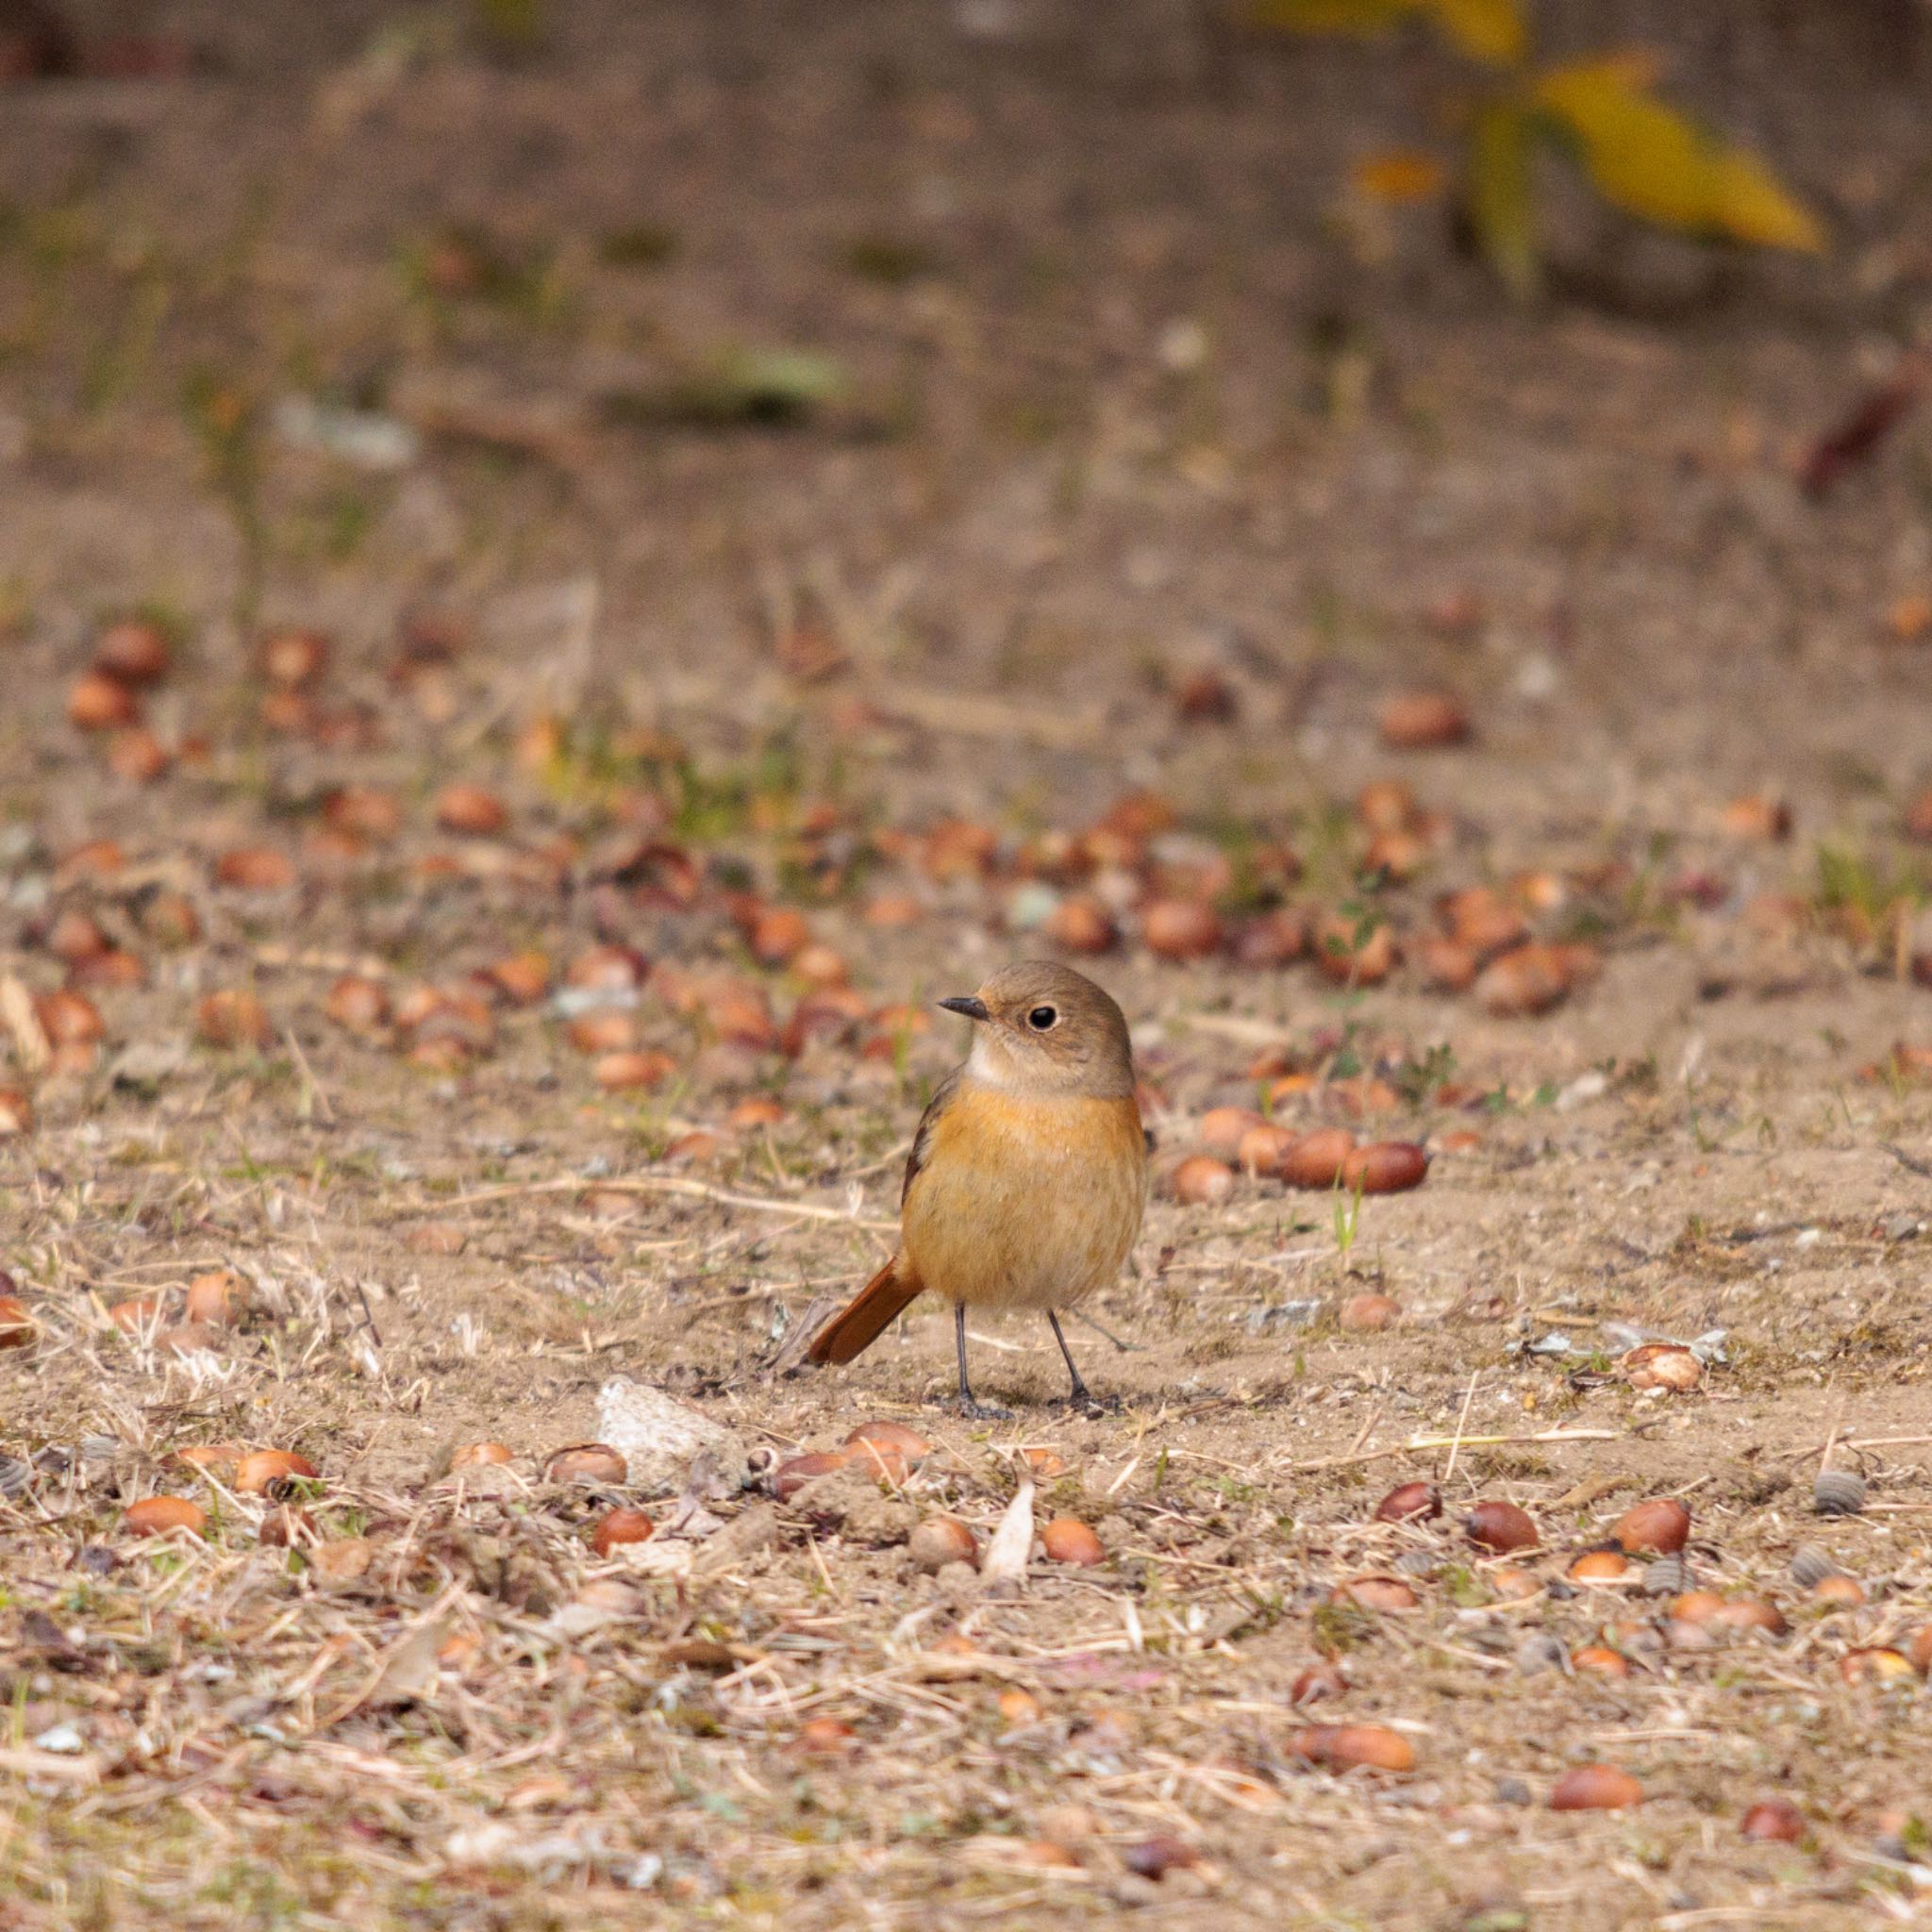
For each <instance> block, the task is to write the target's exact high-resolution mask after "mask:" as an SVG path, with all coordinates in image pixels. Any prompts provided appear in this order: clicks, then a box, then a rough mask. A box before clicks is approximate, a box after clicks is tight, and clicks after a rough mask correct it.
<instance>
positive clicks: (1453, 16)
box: [1423, 0, 1529, 67]
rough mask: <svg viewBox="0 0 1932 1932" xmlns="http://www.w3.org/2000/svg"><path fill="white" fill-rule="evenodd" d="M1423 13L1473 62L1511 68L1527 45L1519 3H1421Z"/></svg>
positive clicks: (1497, 0)
mask: <svg viewBox="0 0 1932 1932" xmlns="http://www.w3.org/2000/svg"><path fill="white" fill-rule="evenodd" d="M1423 6H1424V10H1425V11H1426V12H1427V13H1428V14H1429V16H1430V18H1431V19H1432V20H1434V21H1435V23H1436V25H1438V26H1440V27H1441V29H1442V31H1443V32H1444V33H1445V34H1447V35H1448V37H1449V38H1450V39H1451V40H1452V41H1454V42H1455V43H1456V45H1457V48H1458V49H1459V50H1460V51H1461V52H1463V53H1465V54H1467V55H1468V56H1469V57H1470V58H1471V59H1472V60H1487V61H1488V62H1489V63H1490V65H1491V67H1513V66H1515V65H1516V63H1517V62H1518V61H1519V60H1521V59H1522V58H1523V56H1524V51H1525V50H1526V48H1527V47H1528V45H1529V28H1528V25H1527V24H1526V23H1525V22H1524V17H1523V8H1522V7H1521V6H1520V5H1519V4H1518V0H1423Z"/></svg>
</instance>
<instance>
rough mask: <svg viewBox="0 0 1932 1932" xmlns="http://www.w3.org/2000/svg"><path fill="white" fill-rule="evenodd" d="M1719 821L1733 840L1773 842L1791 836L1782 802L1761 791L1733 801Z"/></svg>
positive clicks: (1788, 812) (1788, 813)
mask: <svg viewBox="0 0 1932 1932" xmlns="http://www.w3.org/2000/svg"><path fill="white" fill-rule="evenodd" d="M1720 822H1721V823H1722V824H1723V826H1724V831H1725V832H1726V834H1728V835H1729V836H1730V837H1731V838H1733V839H1756V840H1762V841H1777V840H1783V839H1789V838H1790V836H1791V808H1790V806H1789V805H1787V804H1786V803H1785V802H1784V800H1783V799H1781V798H1773V797H1771V796H1769V795H1768V794H1766V793H1763V792H1759V793H1757V794H1755V795H1754V796H1752V797H1748V798H1734V799H1732V800H1731V802H1730V803H1729V804H1728V805H1726V806H1725V807H1724V811H1723V813H1722V814H1721V815H1720Z"/></svg>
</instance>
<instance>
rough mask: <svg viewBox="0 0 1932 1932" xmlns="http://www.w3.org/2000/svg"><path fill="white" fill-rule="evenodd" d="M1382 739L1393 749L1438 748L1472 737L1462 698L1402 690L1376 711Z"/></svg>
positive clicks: (1423, 749) (1443, 692)
mask: <svg viewBox="0 0 1932 1932" xmlns="http://www.w3.org/2000/svg"><path fill="white" fill-rule="evenodd" d="M1375 725H1376V728H1377V730H1379V731H1380V733H1381V735H1382V742H1383V743H1384V744H1386V745H1387V746H1388V747H1389V748H1390V749H1391V751H1439V750H1441V749H1443V748H1444V747H1445V746H1449V745H1457V744H1462V743H1464V742H1466V741H1467V740H1468V738H1469V729H1470V727H1469V713H1468V711H1467V710H1465V709H1464V708H1463V705H1462V701H1461V700H1460V699H1459V698H1457V697H1455V696H1452V695H1451V694H1450V693H1449V692H1448V691H1395V692H1392V693H1391V695H1390V696H1388V697H1386V698H1384V699H1383V701H1382V705H1381V708H1380V709H1379V710H1378V711H1377V712H1376V714H1375Z"/></svg>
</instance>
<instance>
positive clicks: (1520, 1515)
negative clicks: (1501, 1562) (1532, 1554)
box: [1462, 1502, 1540, 1556]
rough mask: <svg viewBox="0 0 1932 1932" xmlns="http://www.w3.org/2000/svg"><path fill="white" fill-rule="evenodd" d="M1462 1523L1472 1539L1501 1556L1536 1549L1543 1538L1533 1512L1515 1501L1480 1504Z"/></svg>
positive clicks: (1465, 1531)
mask: <svg viewBox="0 0 1932 1932" xmlns="http://www.w3.org/2000/svg"><path fill="white" fill-rule="evenodd" d="M1462 1526H1463V1530H1464V1533H1465V1534H1466V1535H1467V1536H1468V1538H1469V1540H1470V1541H1471V1542H1473V1543H1475V1544H1478V1545H1479V1546H1480V1547H1481V1548H1483V1549H1486V1550H1491V1551H1493V1552H1494V1553H1495V1554H1496V1555H1497V1556H1505V1555H1507V1553H1508V1552H1510V1551H1511V1550H1527V1549H1534V1548H1535V1547H1536V1544H1537V1542H1538V1541H1540V1539H1539V1537H1538V1535H1537V1527H1536V1524H1535V1522H1534V1521H1533V1520H1532V1518H1531V1517H1530V1515H1529V1512H1528V1511H1527V1510H1525V1509H1519V1508H1518V1507H1516V1505H1515V1504H1514V1503H1502V1502H1490V1503H1478V1504H1477V1505H1476V1506H1475V1507H1474V1509H1472V1510H1471V1511H1470V1512H1469V1514H1468V1516H1467V1517H1465V1518H1464V1519H1463V1525H1462Z"/></svg>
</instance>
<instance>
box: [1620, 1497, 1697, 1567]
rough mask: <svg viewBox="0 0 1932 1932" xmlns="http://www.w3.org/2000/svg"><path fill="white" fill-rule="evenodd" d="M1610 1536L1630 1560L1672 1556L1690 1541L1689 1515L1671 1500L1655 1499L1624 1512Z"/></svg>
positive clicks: (1677, 1503) (1665, 1498)
mask: <svg viewBox="0 0 1932 1932" xmlns="http://www.w3.org/2000/svg"><path fill="white" fill-rule="evenodd" d="M1610 1535H1611V1537H1612V1538H1613V1539H1614V1541H1616V1543H1617V1546H1618V1547H1619V1548H1620V1549H1622V1550H1624V1551H1626V1552H1627V1553H1628V1554H1629V1555H1631V1556H1633V1557H1636V1556H1650V1555H1655V1556H1674V1555H1675V1554H1676V1553H1677V1551H1679V1550H1681V1549H1682V1548H1683V1547H1684V1545H1685V1543H1686V1542H1687V1541H1689V1540H1690V1536H1691V1512H1690V1510H1688V1509H1687V1508H1686V1507H1684V1506H1683V1504H1681V1503H1680V1502H1678V1501H1677V1499H1676V1498H1675V1497H1674V1496H1658V1497H1656V1498H1654V1499H1653V1500H1651V1501H1650V1502H1647V1503H1636V1504H1633V1505H1632V1506H1631V1507H1629V1508H1628V1509H1626V1510H1624V1513H1623V1515H1622V1516H1620V1517H1619V1518H1618V1519H1617V1523H1616V1526H1615V1527H1614V1528H1613V1529H1612V1530H1611V1531H1610Z"/></svg>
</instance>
